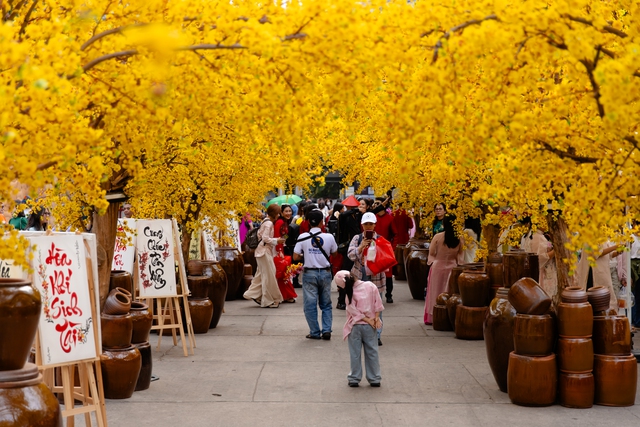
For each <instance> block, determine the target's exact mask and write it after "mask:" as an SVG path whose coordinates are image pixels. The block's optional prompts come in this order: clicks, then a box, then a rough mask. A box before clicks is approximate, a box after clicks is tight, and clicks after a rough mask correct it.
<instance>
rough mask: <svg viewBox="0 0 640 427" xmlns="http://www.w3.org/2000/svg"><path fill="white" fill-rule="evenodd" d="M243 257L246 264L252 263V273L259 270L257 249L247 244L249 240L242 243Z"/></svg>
mask: <svg viewBox="0 0 640 427" xmlns="http://www.w3.org/2000/svg"><path fill="white" fill-rule="evenodd" d="M241 248H242V259H243V261H244V262H245V263H246V264H249V265H251V274H254V275H255V274H256V271H257V270H258V261H256V250H255V249H252V248H250V247H249V245H247V242H246V241H245V242H243V243H242V246H241Z"/></svg>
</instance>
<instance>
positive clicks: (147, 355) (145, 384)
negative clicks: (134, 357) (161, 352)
mask: <svg viewBox="0 0 640 427" xmlns="http://www.w3.org/2000/svg"><path fill="white" fill-rule="evenodd" d="M134 346H135V347H136V348H137V349H138V351H139V352H140V361H141V365H140V375H138V381H136V387H135V391H142V390H147V389H148V388H149V386H150V385H151V371H152V369H153V357H152V354H151V344H149V342H148V341H147V342H142V343H137V344H134Z"/></svg>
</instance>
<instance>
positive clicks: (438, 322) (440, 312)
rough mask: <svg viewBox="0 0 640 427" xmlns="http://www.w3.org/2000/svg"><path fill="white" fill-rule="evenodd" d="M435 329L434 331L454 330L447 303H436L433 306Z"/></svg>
mask: <svg viewBox="0 0 640 427" xmlns="http://www.w3.org/2000/svg"><path fill="white" fill-rule="evenodd" d="M433 330H434V331H453V328H452V327H451V322H449V314H448V313H447V306H446V305H439V304H436V305H434V306H433Z"/></svg>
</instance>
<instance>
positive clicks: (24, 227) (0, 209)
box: [0, 200, 51, 231]
mask: <svg viewBox="0 0 640 427" xmlns="http://www.w3.org/2000/svg"><path fill="white" fill-rule="evenodd" d="M24 206H25V204H24V201H20V200H17V201H16V203H15V207H14V209H13V212H10V211H9V209H8V208H7V204H6V203H3V204H2V205H0V224H9V225H11V226H12V227H13V228H15V229H16V230H21V231H46V230H48V229H50V228H51V224H50V222H51V214H50V212H49V210H48V209H46V208H42V207H40V206H37V207H34V208H24Z"/></svg>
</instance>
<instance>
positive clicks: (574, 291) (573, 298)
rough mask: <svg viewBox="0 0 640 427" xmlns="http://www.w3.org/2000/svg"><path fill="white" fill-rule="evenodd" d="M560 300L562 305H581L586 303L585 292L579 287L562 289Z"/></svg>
mask: <svg viewBox="0 0 640 427" xmlns="http://www.w3.org/2000/svg"><path fill="white" fill-rule="evenodd" d="M560 298H561V299H562V302H564V303H581V302H587V292H586V291H585V290H583V289H582V288H581V287H579V286H571V287H568V288H564V290H563V291H562V294H560Z"/></svg>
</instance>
